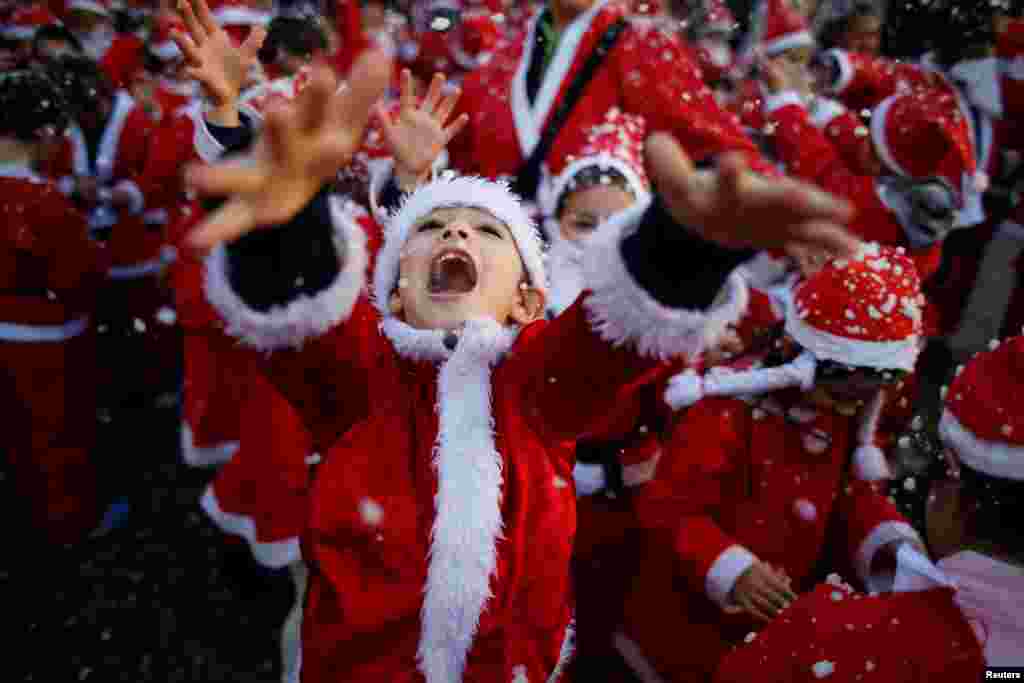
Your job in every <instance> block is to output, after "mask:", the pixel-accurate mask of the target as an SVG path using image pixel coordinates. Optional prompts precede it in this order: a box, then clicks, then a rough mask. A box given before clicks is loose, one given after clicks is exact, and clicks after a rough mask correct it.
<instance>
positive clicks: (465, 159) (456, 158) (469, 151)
mask: <svg viewBox="0 0 1024 683" xmlns="http://www.w3.org/2000/svg"><path fill="white" fill-rule="evenodd" d="M479 73H480V72H479V71H477V72H475V73H472V74H469V76H467V77H466V79H465V80H464V81H463V82H462V97H460V98H459V101H458V104H457V105H456V111H455V112H454V113H453V114H452V116H451V120H452V121H454V120H455V119H457V118H459V116H461V115H462V114H466V115H467V119H468V120H467V121H466V125H465V126H464V127H463V128H462V130H461V131H459V134H458V135H456V136H455V137H454V138H452V140H451V142H449V143H448V147H447V148H446V149H447V151H448V165H449V166H450V167H451V168H454V169H456V170H458V171H459V172H460V173H463V174H466V175H479V174H480V166H479V164H478V163H477V157H476V155H475V154H474V153H473V140H475V139H476V134H475V132H474V131H473V125H474V121H475V120H476V117H475V116H474V115H473V114H474V112H475V111H476V104H475V103H477V102H480V101H481V99H480V98H481V97H483V96H484V95H483V92H484V91H483V88H482V86H481V84H480V78H479V77H478V75H477V74H479Z"/></svg>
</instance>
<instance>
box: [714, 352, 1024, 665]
mask: <svg viewBox="0 0 1024 683" xmlns="http://www.w3.org/2000/svg"><path fill="white" fill-rule="evenodd" d="M1022 360H1024V337H1014V338H1012V339H1009V340H1006V341H1005V342H1003V343H1002V344H998V345H993V347H992V350H991V351H988V352H983V353H981V354H978V355H977V356H975V357H974V358H973V359H972V360H971V361H970V362H968V363H967V365H966V367H964V369H963V370H962V372H960V374H959V375H958V376H957V378H956V379H955V380H954V381H953V383H952V385H951V386H950V387H949V391H948V392H947V393H946V401H945V411H944V413H943V416H942V421H941V423H940V428H939V436H940V438H941V439H942V442H943V444H944V445H945V446H946V451H945V453H944V457H945V458H946V459H947V460H948V468H949V470H948V472H949V474H950V475H951V476H950V478H949V479H947V480H946V481H940V482H938V483H937V484H936V485H935V488H934V489H933V490H932V491H931V494H930V496H929V502H928V507H927V513H926V529H927V537H928V543H929V547H930V549H931V551H932V552H933V553H934V555H935V557H936V558H938V559H937V562H935V563H934V564H933V563H932V561H931V560H929V559H928V557H927V556H926V555H924V554H922V553H920V552H918V551H917V550H915V549H914V548H912V547H907V546H905V547H903V548H901V549H900V551H899V553H898V556H897V563H896V568H895V578H894V582H893V592H892V593H884V594H874V593H872V594H870V595H863V594H859V593H855V592H853V591H851V590H850V589H849V587H842V586H839V585H831V584H825V585H822V586H819V587H818V588H817V589H816V590H815V591H813V592H811V593H809V594H807V595H806V596H804V597H802V598H801V599H799V600H798V601H796V602H795V603H793V605H792V606H791V607H790V608H789V609H788V610H787V611H786V613H785V618H784V619H777V620H775V621H774V622H773V623H772V624H771V625H769V626H768V627H767V628H766V629H765V630H764V631H762V632H761V633H759V634H758V635H757V636H756V638H754V639H753V641H752V642H750V643H749V644H748V645H745V646H743V647H741V648H740V649H738V650H736V651H735V652H733V653H731V654H730V655H727V656H726V657H725V659H724V660H723V662H722V666H721V668H720V669H719V671H718V677H717V679H716V680H717V681H719V683H738V682H739V681H749V680H752V679H756V680H758V681H764V682H765V683H783V682H785V683H791V682H795V683H799V682H801V681H808V682H810V681H814V680H819V679H825V680H828V681H840V682H845V681H850V682H851V683H852V682H853V681H868V680H871V681H880V682H883V683H910V682H911V681H914V682H916V681H926V680H943V681H977V680H983V679H984V672H985V667H986V666H988V667H1009V666H1019V665H1020V662H1021V653H1022V652H1024V548H1022V546H1021V521H1022V520H1024V509H1021V501H1024V490H1022V486H1024V468H1022V464H1024V459H1022V451H1021V446H1022V443H1021V435H1022V434H1024V415H1022V413H1021V410H1020V408H1019V407H1018V404H1016V403H1015V402H1014V401H1012V400H1007V397H1012V396H1014V395H1015V394H1016V392H1017V391H1018V390H1019V387H1020V383H1021V381H1022V380H1024V376H1022V368H1024V364H1022V362H1021V361H1022ZM940 457H941V456H940ZM832 583H833V584H839V583H841V581H837V580H833V582H832Z"/></svg>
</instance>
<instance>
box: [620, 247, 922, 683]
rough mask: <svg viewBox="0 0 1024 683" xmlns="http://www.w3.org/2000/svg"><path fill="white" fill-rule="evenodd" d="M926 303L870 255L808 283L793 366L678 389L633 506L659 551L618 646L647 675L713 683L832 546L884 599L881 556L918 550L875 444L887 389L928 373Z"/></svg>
mask: <svg viewBox="0 0 1024 683" xmlns="http://www.w3.org/2000/svg"><path fill="white" fill-rule="evenodd" d="M921 303H922V301H921V292H920V282H919V280H918V278H917V274H916V272H915V271H914V265H913V262H912V261H911V260H910V259H909V258H908V257H907V256H906V255H905V254H903V253H901V252H899V251H897V250H896V249H893V248H889V247H879V246H878V245H874V244H871V245H867V246H866V247H865V248H864V250H863V251H862V252H861V253H860V254H859V255H858V256H857V257H856V258H853V259H846V260H834V261H831V262H829V264H828V265H826V266H825V267H824V268H822V269H821V270H820V271H819V272H818V273H817V274H815V275H814V276H812V277H810V278H809V279H807V280H806V281H804V282H803V283H802V284H800V285H799V286H798V287H797V289H796V292H795V294H794V297H793V298H792V300H791V303H790V306H789V309H788V310H787V315H786V324H785V329H786V334H787V339H786V343H785V345H784V347H783V348H784V350H783V352H782V355H783V356H785V357H787V358H788V362H786V363H785V364H783V365H780V366H774V367H772V366H771V360H770V359H768V360H767V362H766V363H764V364H763V365H762V366H761V367H758V366H756V365H755V366H754V367H753V368H750V369H746V370H730V369H729V368H716V369H713V370H711V371H710V372H708V373H707V374H705V375H704V376H702V377H701V376H698V375H696V374H694V373H693V372H692V371H686V372H685V373H683V374H681V375H677V376H676V377H674V378H673V379H672V380H671V381H670V382H669V388H668V390H667V391H666V393H665V399H666V401H667V402H668V403H669V404H670V405H671V406H673V407H674V408H679V409H683V408H687V409H686V411H685V412H684V413H683V414H682V415H681V416H680V418H679V420H678V422H677V423H676V425H675V427H674V429H673V432H672V435H671V437H670V438H669V441H668V443H667V445H666V447H665V449H664V454H663V456H662V460H661V461H660V462H659V464H658V471H657V473H656V477H655V479H654V480H653V481H652V482H650V483H649V484H648V485H647V486H645V487H644V488H643V489H642V490H641V491H640V492H639V494H638V495H637V496H636V498H635V505H636V508H637V514H638V515H639V517H640V520H641V522H642V524H643V525H644V527H645V528H646V530H647V535H648V536H647V538H648V543H647V544H646V546H645V550H644V554H643V558H644V559H643V562H642V563H641V566H640V571H639V574H638V576H636V577H635V578H634V581H633V587H634V588H633V591H632V595H631V596H630V597H629V599H628V601H627V604H626V609H625V615H626V616H625V621H624V625H623V630H622V633H621V634H619V635H618V636H617V643H616V644H617V645H618V647H619V649H620V652H621V653H622V655H623V656H624V658H625V659H626V660H627V661H628V662H630V663H631V665H632V667H633V668H634V670H635V671H636V672H638V673H641V674H642V673H643V672H644V671H647V670H654V671H657V672H659V673H660V675H662V676H665V677H667V678H669V679H670V680H710V678H711V676H712V674H713V673H714V671H715V667H716V665H717V662H718V660H719V658H720V657H721V656H723V655H724V654H725V653H726V651H727V650H728V648H729V646H730V644H732V643H735V642H738V640H739V639H740V638H742V637H743V636H744V635H745V634H746V633H747V632H749V631H750V630H751V628H753V627H754V626H755V625H756V624H757V623H758V621H769V620H771V619H772V618H776V617H777V615H778V613H779V612H780V610H781V609H783V608H784V607H785V606H786V605H788V604H789V603H790V602H791V601H792V600H794V599H795V595H794V593H795V592H797V591H801V590H803V589H804V588H805V587H807V586H808V585H809V582H811V583H810V585H813V581H815V578H816V575H815V570H816V568H817V567H818V565H819V562H820V561H821V558H822V557H823V555H825V554H826V553H825V549H826V547H827V544H837V545H838V547H839V548H840V549H841V550H840V552H839V553H838V554H839V556H840V557H841V558H843V559H844V560H845V561H846V562H849V563H850V565H852V566H854V567H855V568H856V570H857V572H858V576H859V577H860V579H861V580H862V581H865V582H867V583H868V584H869V585H871V586H872V587H873V588H877V587H880V586H882V585H884V579H883V577H882V576H880V575H879V574H878V567H879V565H878V558H879V557H881V556H882V555H884V553H882V552H880V551H882V550H883V549H887V550H888V549H891V548H892V547H894V545H895V544H898V543H901V542H912V543H919V542H920V541H919V539H918V536H917V533H916V532H915V531H914V530H913V528H912V527H911V526H910V525H909V524H907V523H906V522H905V521H904V520H903V518H902V516H901V515H900V514H899V513H898V512H897V510H896V508H895V506H894V505H892V504H891V503H890V502H889V501H888V500H887V499H886V498H885V497H884V496H883V495H882V494H881V493H880V492H879V490H878V489H877V484H876V483H875V482H876V481H877V480H881V479H883V478H885V477H886V476H887V470H888V468H887V463H886V460H885V458H884V455H883V454H882V452H881V451H880V450H879V448H878V447H877V446H876V445H875V442H874V439H875V431H876V428H877V423H878V419H879V417H880V414H881V411H882V408H883V404H884V401H885V394H886V389H887V388H888V387H889V386H891V385H892V384H894V383H895V381H896V380H897V379H898V377H899V375H900V374H902V373H906V372H909V371H911V370H912V369H913V367H914V361H915V359H916V358H917V354H918V343H917V342H918V336H919V334H920V331H921ZM735 396H748V397H749V398H748V399H747V400H741V399H739V398H733V397H735ZM666 619H672V622H671V623H669V622H666ZM680 643H686V645H687V646H686V647H680Z"/></svg>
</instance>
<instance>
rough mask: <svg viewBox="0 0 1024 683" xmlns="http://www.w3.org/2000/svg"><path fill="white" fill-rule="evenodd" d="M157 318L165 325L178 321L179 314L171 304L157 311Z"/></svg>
mask: <svg viewBox="0 0 1024 683" xmlns="http://www.w3.org/2000/svg"><path fill="white" fill-rule="evenodd" d="M156 319H157V320H158V321H160V323H161V324H163V325H173V324H174V323H176V322H178V314H177V313H176V312H175V311H174V309H173V308H171V307H170V306H163V307H161V308H160V310H159V311H157V312H156Z"/></svg>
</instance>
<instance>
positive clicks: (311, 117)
mask: <svg viewBox="0 0 1024 683" xmlns="http://www.w3.org/2000/svg"><path fill="white" fill-rule="evenodd" d="M390 71H391V62H390V60H389V58H388V57H387V55H385V54H384V53H383V52H381V51H379V50H367V51H366V52H364V53H363V55H362V56H361V57H360V58H359V60H358V61H357V62H356V64H355V66H354V67H353V68H352V72H351V74H350V76H349V84H350V85H349V86H348V87H344V88H341V89H339V88H338V84H337V79H336V78H335V76H334V74H333V73H332V71H331V69H330V67H328V66H326V65H323V64H320V65H317V66H316V67H314V69H313V73H312V75H311V79H310V83H309V85H308V86H307V87H306V88H305V89H304V90H303V91H302V92H301V93H300V94H299V96H298V97H297V98H296V99H295V101H294V102H290V103H278V104H276V105H275V106H273V107H272V108H271V109H270V110H269V111H268V112H267V116H266V121H265V124H264V129H263V134H262V135H261V137H260V138H259V139H258V140H257V142H256V145H255V147H254V149H253V151H252V152H251V153H250V154H249V155H248V156H247V157H244V158H242V159H236V160H231V161H225V162H222V163H219V164H216V165H213V166H204V165H193V166H190V167H189V169H188V171H187V175H186V181H187V182H188V184H189V185H190V186H191V187H193V188H194V189H195V190H196V191H197V192H199V193H200V194H204V195H207V196H221V197H223V196H227V197H229V199H228V201H227V202H226V203H225V204H224V205H223V206H222V207H221V208H220V209H218V210H217V211H215V212H214V213H213V214H212V215H210V216H209V217H208V218H207V219H206V220H205V221H204V222H203V223H202V224H201V225H199V226H198V227H197V228H196V229H195V230H194V231H193V232H192V234H191V235H190V236H189V242H190V243H191V244H192V246H194V247H197V248H208V247H212V246H214V245H216V244H218V243H221V242H225V241H230V240H233V239H235V238H237V237H239V236H241V235H243V234H245V233H248V232H251V231H253V230H255V229H257V228H260V227H264V226H271V225H279V224H282V223H285V222H287V221H288V220H290V219H291V218H292V217H294V216H295V215H296V214H297V213H298V212H299V211H300V210H301V209H302V208H303V207H304V206H305V205H306V204H308V203H309V201H310V200H311V199H312V198H313V197H314V196H315V195H316V193H317V192H318V191H319V190H320V188H321V187H323V185H324V183H326V182H327V181H328V180H329V179H331V178H334V177H335V176H336V175H337V172H338V169H340V168H342V167H343V166H345V165H347V164H348V162H349V161H350V160H351V158H352V155H353V154H355V152H356V150H357V149H358V147H359V145H360V143H361V141H362V139H363V133H364V132H365V130H366V125H367V123H368V122H369V120H370V115H371V113H372V111H373V106H374V105H375V104H376V103H377V101H378V100H379V99H380V97H381V95H382V94H383V93H384V91H385V90H386V89H387V86H388V81H389V78H390Z"/></svg>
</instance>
